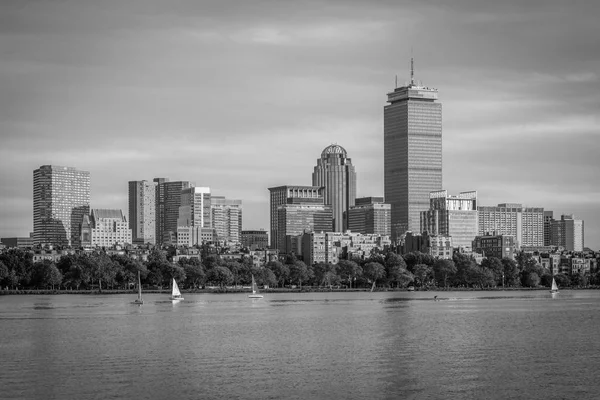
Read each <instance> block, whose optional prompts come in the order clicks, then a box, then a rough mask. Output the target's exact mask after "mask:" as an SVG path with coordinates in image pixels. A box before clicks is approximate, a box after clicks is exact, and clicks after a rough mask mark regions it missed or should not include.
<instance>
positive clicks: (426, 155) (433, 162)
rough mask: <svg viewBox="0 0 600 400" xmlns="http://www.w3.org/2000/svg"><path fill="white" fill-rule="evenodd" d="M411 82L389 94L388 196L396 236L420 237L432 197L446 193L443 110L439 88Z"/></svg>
mask: <svg viewBox="0 0 600 400" xmlns="http://www.w3.org/2000/svg"><path fill="white" fill-rule="evenodd" d="M412 65H413V64H412V60H411V79H410V83H409V84H408V85H406V86H403V87H399V88H396V89H394V91H393V92H391V93H388V95H387V96H388V100H387V101H388V103H389V104H388V105H386V106H385V107H384V111H383V114H384V120H383V126H384V137H383V146H384V157H383V159H384V194H385V202H386V203H389V204H391V206H392V237H393V238H394V239H397V238H398V236H399V235H402V234H403V233H404V232H406V231H413V232H417V231H418V230H419V224H420V212H421V211H426V210H428V209H429V193H430V192H434V191H438V190H442V105H441V104H440V103H439V102H438V101H437V99H438V91H437V89H431V88H427V87H424V86H421V85H419V84H416V83H415V81H414V74H413V68H412Z"/></svg>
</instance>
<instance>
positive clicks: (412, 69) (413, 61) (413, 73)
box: [410, 57, 415, 86]
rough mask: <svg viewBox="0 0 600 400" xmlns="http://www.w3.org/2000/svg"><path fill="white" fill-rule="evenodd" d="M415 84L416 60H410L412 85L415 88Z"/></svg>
mask: <svg viewBox="0 0 600 400" xmlns="http://www.w3.org/2000/svg"><path fill="white" fill-rule="evenodd" d="M414 84H415V60H414V58H412V57H411V58H410V85H411V86H414Z"/></svg>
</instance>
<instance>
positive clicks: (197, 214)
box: [176, 187, 212, 246]
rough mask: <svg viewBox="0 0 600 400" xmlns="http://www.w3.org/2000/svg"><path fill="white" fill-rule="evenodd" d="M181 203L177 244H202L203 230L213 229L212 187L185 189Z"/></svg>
mask: <svg viewBox="0 0 600 400" xmlns="http://www.w3.org/2000/svg"><path fill="white" fill-rule="evenodd" d="M180 204H181V205H180V206H179V217H178V219H177V228H176V232H177V244H178V245H187V246H195V245H199V244H202V242H203V230H212V218H211V217H212V213H211V195H210V188H208V187H190V188H189V189H183V190H182V191H181V192H180ZM211 237H212V235H211Z"/></svg>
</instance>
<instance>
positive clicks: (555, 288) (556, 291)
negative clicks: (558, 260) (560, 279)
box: [550, 278, 558, 293]
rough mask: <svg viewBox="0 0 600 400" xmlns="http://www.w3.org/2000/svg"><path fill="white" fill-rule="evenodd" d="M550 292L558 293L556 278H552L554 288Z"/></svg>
mask: <svg viewBox="0 0 600 400" xmlns="http://www.w3.org/2000/svg"><path fill="white" fill-rule="evenodd" d="M550 293H558V285H557V284H556V280H554V278H552V289H550Z"/></svg>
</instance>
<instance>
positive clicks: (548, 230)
mask: <svg viewBox="0 0 600 400" xmlns="http://www.w3.org/2000/svg"><path fill="white" fill-rule="evenodd" d="M552 221H554V212H553V211H544V246H551V245H552Z"/></svg>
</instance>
